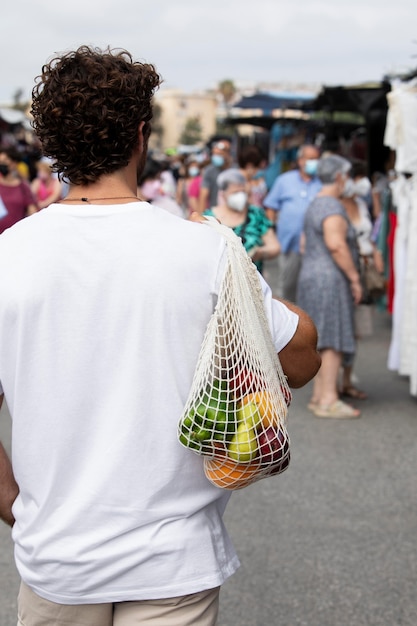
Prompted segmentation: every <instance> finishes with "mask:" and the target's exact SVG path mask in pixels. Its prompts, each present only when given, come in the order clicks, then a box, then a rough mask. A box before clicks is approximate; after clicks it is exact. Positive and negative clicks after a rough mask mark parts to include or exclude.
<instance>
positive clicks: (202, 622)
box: [18, 583, 220, 626]
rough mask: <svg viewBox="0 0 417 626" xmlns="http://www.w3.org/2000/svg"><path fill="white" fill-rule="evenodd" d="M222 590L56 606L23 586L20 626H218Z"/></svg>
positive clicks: (20, 603) (20, 604) (19, 606)
mask: <svg viewBox="0 0 417 626" xmlns="http://www.w3.org/2000/svg"><path fill="white" fill-rule="evenodd" d="M219 591H220V588H219V587H216V588H215V589H209V590H208V591H201V592H200V593H193V594H191V595H187V596H181V597H178V598H168V599H165V600H141V601H139V602H116V603H114V604H112V603H109V604H77V605H70V604H56V603H55V602H50V601H49V600H44V599H43V598H40V597H39V596H38V595H36V594H35V593H34V592H33V591H32V590H31V589H30V588H29V587H28V586H27V585H25V584H24V583H21V585H20V591H19V597H18V626H134V625H135V624H152V626H197V625H198V626H215V624H216V620H217V613H218V608H219Z"/></svg>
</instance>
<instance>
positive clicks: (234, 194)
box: [204, 168, 280, 272]
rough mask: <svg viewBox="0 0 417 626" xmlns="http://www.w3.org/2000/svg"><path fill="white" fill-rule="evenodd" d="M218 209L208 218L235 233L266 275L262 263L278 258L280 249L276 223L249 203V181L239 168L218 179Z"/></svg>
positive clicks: (208, 212)
mask: <svg viewBox="0 0 417 626" xmlns="http://www.w3.org/2000/svg"><path fill="white" fill-rule="evenodd" d="M217 186H218V189H219V193H218V198H217V206H214V207H211V208H210V209H207V211H205V212H204V215H212V216H214V217H215V218H217V219H218V220H219V222H221V223H222V224H224V225H225V226H229V227H230V228H232V229H233V230H234V232H235V233H236V235H238V237H240V238H241V239H242V243H243V245H244V247H245V249H246V251H247V253H248V254H249V256H250V257H251V258H252V261H253V262H254V263H255V265H256V266H257V268H258V270H259V271H260V272H262V262H263V261H264V260H266V259H273V258H274V257H276V256H278V254H279V251H280V246H279V243H278V239H277V236H276V234H275V230H274V227H273V224H272V222H271V221H270V220H269V219H268V218H267V217H266V214H265V211H264V209H263V208H261V207H258V206H254V205H252V204H249V202H248V186H247V180H246V178H245V176H244V175H243V174H242V172H241V171H240V170H239V169H237V168H230V169H227V170H224V171H223V172H221V174H219V176H218V177H217Z"/></svg>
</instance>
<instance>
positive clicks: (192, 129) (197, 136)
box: [179, 116, 203, 146]
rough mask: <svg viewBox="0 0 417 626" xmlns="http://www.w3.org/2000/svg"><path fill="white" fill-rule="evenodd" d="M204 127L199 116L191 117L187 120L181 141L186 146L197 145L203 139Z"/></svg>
mask: <svg viewBox="0 0 417 626" xmlns="http://www.w3.org/2000/svg"><path fill="white" fill-rule="evenodd" d="M202 131H203V129H202V127H201V123H200V120H199V118H198V117H197V116H196V117H189V118H188V119H187V120H186V121H185V125H184V128H183V131H182V133H181V136H180V138H179V143H180V144H183V145H185V146H195V145H196V144H198V143H200V142H201V140H202Z"/></svg>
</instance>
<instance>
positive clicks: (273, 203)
mask: <svg viewBox="0 0 417 626" xmlns="http://www.w3.org/2000/svg"><path fill="white" fill-rule="evenodd" d="M280 194H281V178H280V177H279V176H278V178H277V179H276V180H275V182H274V184H273V185H272V187H271V190H270V191H269V193H268V194H267V195H266V196H265V199H264V201H263V205H264V206H265V207H266V208H267V209H273V210H274V211H279V210H280V208H281V205H280Z"/></svg>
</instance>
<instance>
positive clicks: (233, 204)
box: [226, 191, 248, 213]
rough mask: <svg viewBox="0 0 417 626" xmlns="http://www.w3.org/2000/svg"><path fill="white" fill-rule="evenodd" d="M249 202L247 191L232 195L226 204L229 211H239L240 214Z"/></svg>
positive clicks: (228, 197)
mask: <svg viewBox="0 0 417 626" xmlns="http://www.w3.org/2000/svg"><path fill="white" fill-rule="evenodd" d="M247 201H248V194H247V193H246V192H245V191H236V192H235V193H231V194H230V195H229V196H227V198H226V204H227V206H228V207H229V209H233V211H239V212H240V213H241V212H242V211H243V210H244V209H245V206H246V203H247Z"/></svg>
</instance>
